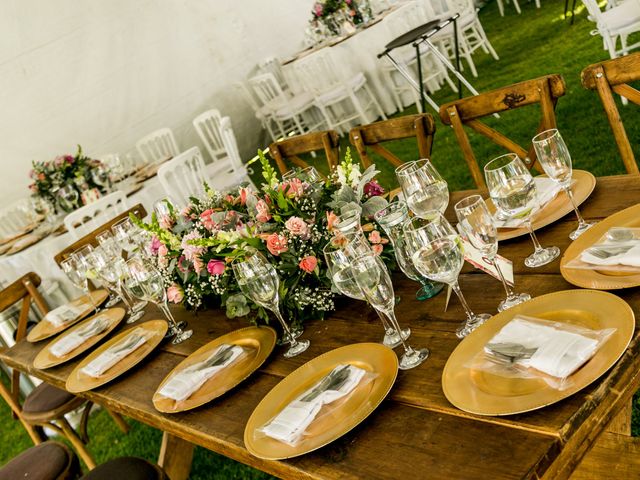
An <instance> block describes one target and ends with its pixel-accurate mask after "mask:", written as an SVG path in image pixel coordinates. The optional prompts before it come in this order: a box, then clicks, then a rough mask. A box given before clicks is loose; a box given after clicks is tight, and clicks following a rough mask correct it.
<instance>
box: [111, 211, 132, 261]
mask: <svg viewBox="0 0 640 480" xmlns="http://www.w3.org/2000/svg"><path fill="white" fill-rule="evenodd" d="M137 228H138V227H136V226H135V225H134V224H133V222H132V221H131V219H130V218H124V219H122V220H120V221H119V222H118V223H116V224H114V225H113V226H112V227H111V231H112V232H113V237H114V238H115V240H116V242H117V243H118V245H119V246H120V247H121V248H122V249H124V250H125V251H126V252H127V254H131V253H133V251H134V250H135V248H136V245H135V243H134V241H133V237H134V235H135V232H136V229H137Z"/></svg>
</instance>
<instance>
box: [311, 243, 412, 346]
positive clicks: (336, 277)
mask: <svg viewBox="0 0 640 480" xmlns="http://www.w3.org/2000/svg"><path fill="white" fill-rule="evenodd" d="M346 239H347V243H346V244H345V245H344V246H342V247H340V246H334V245H332V244H331V242H329V243H328V244H327V245H326V246H325V248H324V250H323V253H324V259H325V262H327V273H328V275H329V277H330V279H331V283H332V284H333V285H334V286H335V287H336V289H337V290H338V291H339V292H340V293H341V294H343V295H345V296H347V297H350V298H354V299H356V300H363V301H366V298H365V296H364V293H363V292H362V289H361V288H360V287H359V286H358V284H357V283H356V281H355V278H354V276H353V266H352V258H351V255H349V254H348V252H347V250H346V249H347V248H349V249H350V250H351V251H357V252H359V253H361V254H368V253H371V248H370V247H369V245H368V242H367V241H366V239H365V238H364V236H363V235H361V234H352V235H350V236H349V237H346ZM374 311H375V312H376V313H377V314H378V317H379V318H380V321H381V322H382V326H383V327H384V332H385V334H384V338H383V340H382V344H383V345H385V346H387V347H389V348H396V347H397V346H399V345H400V343H401V340H400V335H399V334H398V331H397V330H396V329H395V328H394V327H393V326H391V325H389V322H388V321H387V319H386V318H385V316H384V315H383V314H382V312H380V311H378V310H377V309H375V308H374ZM409 335H411V330H410V329H409V328H406V329H404V330H402V338H403V339H404V340H406V339H407V338H409Z"/></svg>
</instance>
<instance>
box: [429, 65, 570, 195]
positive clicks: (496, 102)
mask: <svg viewBox="0 0 640 480" xmlns="http://www.w3.org/2000/svg"><path fill="white" fill-rule="evenodd" d="M565 91H566V87H565V83H564V79H563V78H562V76H561V75H547V76H544V77H540V78H536V79H533V80H527V81H524V82H520V83H516V84H513V85H509V86H507V87H502V88H499V89H497V90H493V91H490V92H486V93H481V94H479V95H476V96H473V97H467V98H463V99H461V100H456V101H454V102H450V103H446V104H444V105H442V106H441V107H440V118H441V120H442V122H443V123H444V124H445V125H451V126H452V127H453V130H454V132H455V135H456V138H457V140H458V143H459V144H460V148H461V149H462V153H463V155H464V158H465V161H466V162H467V165H468V167H469V170H470V171H471V176H472V177H473V180H474V182H475V183H476V185H477V186H478V188H486V185H485V182H484V175H483V174H482V171H481V170H480V167H479V165H478V161H477V159H476V157H475V155H474V153H473V149H472V148H471V143H470V142H469V137H468V136H467V134H466V132H465V129H464V126H465V125H466V126H467V127H469V128H471V129H472V130H474V131H476V132H477V133H480V134H481V135H484V136H485V137H487V138H489V140H491V141H492V142H494V143H495V144H497V145H499V146H501V147H503V148H505V149H506V150H508V151H509V152H513V153H515V154H517V155H518V156H519V157H520V158H521V159H522V160H523V161H524V162H525V164H526V165H527V166H528V167H529V168H533V167H534V166H536V168H537V170H539V171H542V168H541V167H540V166H539V165H538V162H537V160H536V154H535V150H534V148H533V145H530V146H529V148H528V149H524V148H523V147H521V146H520V145H518V144H517V143H516V142H515V141H513V140H511V139H510V138H508V137H507V136H506V135H504V134H502V133H500V132H498V131H497V130H496V129H494V128H492V127H490V126H488V125H486V124H485V123H483V122H481V121H480V119H481V118H483V117H486V116H489V115H493V114H500V113H502V112H506V111H507V110H514V109H516V108H520V107H525V106H527V105H534V104H540V109H541V114H542V118H541V120H540V123H539V125H538V129H537V131H536V132H535V134H537V133H540V132H542V131H544V130H548V129H550V128H556V116H555V106H556V103H557V102H558V98H560V97H561V96H563V95H564V94H565ZM500 121H504V120H500ZM535 134H532V135H531V138H533V137H534V136H535Z"/></svg>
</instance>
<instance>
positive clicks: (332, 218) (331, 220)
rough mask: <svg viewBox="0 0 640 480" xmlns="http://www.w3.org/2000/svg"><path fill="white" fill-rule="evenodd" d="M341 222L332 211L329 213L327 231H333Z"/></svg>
mask: <svg viewBox="0 0 640 480" xmlns="http://www.w3.org/2000/svg"><path fill="white" fill-rule="evenodd" d="M339 220H340V218H339V217H338V216H337V215H336V214H335V213H333V211H332V210H330V211H328V212H327V230H329V231H331V230H333V226H334V225H335V224H336V223H337V222H338V221H339Z"/></svg>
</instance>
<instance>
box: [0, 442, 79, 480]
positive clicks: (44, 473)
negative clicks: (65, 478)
mask: <svg viewBox="0 0 640 480" xmlns="http://www.w3.org/2000/svg"><path fill="white" fill-rule="evenodd" d="M76 462H77V459H76V458H75V456H74V455H73V453H72V452H71V451H70V450H69V449H68V448H67V447H66V446H65V445H62V444H60V443H58V442H45V443H41V444H40V445H36V446H35V447H31V448H30V449H29V450H26V451H24V452H22V453H21V454H20V455H18V456H17V457H16V458H14V459H13V460H11V461H10V462H9V463H7V464H6V465H5V466H4V467H2V468H0V480H19V479H29V480H56V479H57V478H59V477H60V476H61V475H63V474H64V473H65V472H69V471H70V470H71V469H72V465H76ZM74 468H75V467H74Z"/></svg>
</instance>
